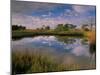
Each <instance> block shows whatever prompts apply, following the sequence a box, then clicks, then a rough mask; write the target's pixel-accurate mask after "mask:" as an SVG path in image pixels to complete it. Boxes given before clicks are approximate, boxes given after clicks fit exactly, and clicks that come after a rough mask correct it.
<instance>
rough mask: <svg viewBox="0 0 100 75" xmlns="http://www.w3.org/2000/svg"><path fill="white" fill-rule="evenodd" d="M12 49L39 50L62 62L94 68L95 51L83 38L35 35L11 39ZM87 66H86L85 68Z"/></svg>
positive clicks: (83, 67) (84, 67)
mask: <svg viewBox="0 0 100 75" xmlns="http://www.w3.org/2000/svg"><path fill="white" fill-rule="evenodd" d="M12 50H13V51H15V52H16V51H17V50H20V51H24V50H28V51H33V50H34V51H36V50H37V51H40V52H41V53H48V54H51V55H53V56H55V57H56V58H57V59H58V60H59V62H62V63H64V64H78V65H80V66H81V67H82V68H81V69H93V68H95V62H96V61H95V52H93V51H92V52H91V48H90V45H89V41H88V40H87V39H85V38H77V37H67V36H35V37H26V38H22V39H17V40H13V41H12ZM87 66H88V68H87Z"/></svg>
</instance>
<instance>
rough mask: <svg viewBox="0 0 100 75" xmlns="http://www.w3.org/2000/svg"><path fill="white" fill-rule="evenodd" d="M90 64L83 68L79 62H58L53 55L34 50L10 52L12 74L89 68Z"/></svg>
mask: <svg viewBox="0 0 100 75" xmlns="http://www.w3.org/2000/svg"><path fill="white" fill-rule="evenodd" d="M91 68H93V66H92V65H88V66H86V67H84V68H83V66H82V65H80V64H76V63H75V64H71V63H69V64H65V63H61V62H58V60H57V59H56V58H54V56H52V55H49V54H47V53H46V54H42V53H39V52H34V51H31V52H29V51H23V52H22V51H15V52H12V74H13V75H14V74H27V73H42V72H58V71H69V70H80V69H91Z"/></svg>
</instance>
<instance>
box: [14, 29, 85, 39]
mask: <svg viewBox="0 0 100 75" xmlns="http://www.w3.org/2000/svg"><path fill="white" fill-rule="evenodd" d="M37 35H59V36H83V35H84V34H83V32H77V31H62V32H56V31H27V30H21V31H12V38H16V37H18V38H21V37H30V36H37Z"/></svg>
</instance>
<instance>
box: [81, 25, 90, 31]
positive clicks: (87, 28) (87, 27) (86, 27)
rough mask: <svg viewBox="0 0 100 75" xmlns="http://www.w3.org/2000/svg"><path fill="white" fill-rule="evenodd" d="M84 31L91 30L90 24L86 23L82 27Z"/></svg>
mask: <svg viewBox="0 0 100 75" xmlns="http://www.w3.org/2000/svg"><path fill="white" fill-rule="evenodd" d="M81 28H82V29H83V30H84V31H89V25H88V24H84V25H82V27H81Z"/></svg>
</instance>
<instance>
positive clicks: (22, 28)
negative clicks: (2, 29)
mask: <svg viewBox="0 0 100 75" xmlns="http://www.w3.org/2000/svg"><path fill="white" fill-rule="evenodd" d="M25 29H26V27H24V26H21V25H20V26H18V25H12V30H25Z"/></svg>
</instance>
